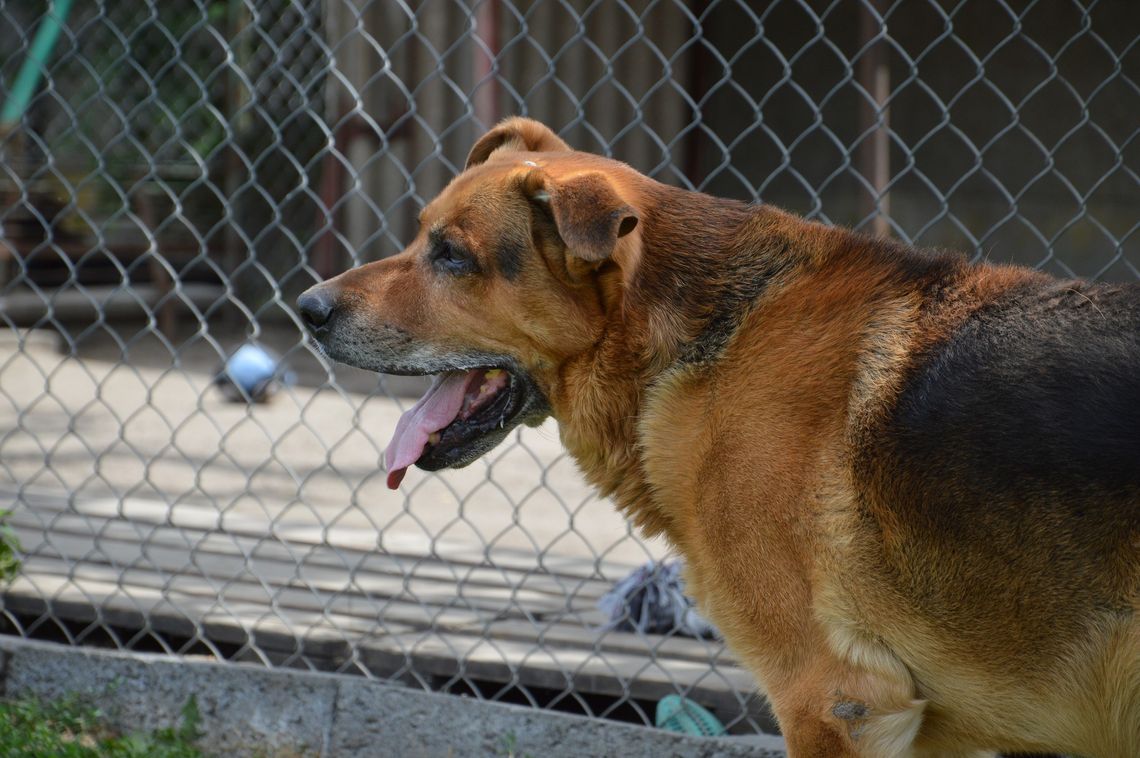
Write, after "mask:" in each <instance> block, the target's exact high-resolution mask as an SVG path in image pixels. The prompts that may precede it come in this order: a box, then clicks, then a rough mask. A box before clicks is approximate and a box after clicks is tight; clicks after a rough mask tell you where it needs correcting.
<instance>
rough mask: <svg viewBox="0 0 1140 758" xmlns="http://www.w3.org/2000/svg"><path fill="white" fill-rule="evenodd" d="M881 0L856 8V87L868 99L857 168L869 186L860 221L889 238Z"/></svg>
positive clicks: (862, 109)
mask: <svg viewBox="0 0 1140 758" xmlns="http://www.w3.org/2000/svg"><path fill="white" fill-rule="evenodd" d="M884 5H885V3H884V2H883V0H864V2H863V3H861V4H860V6H859V43H860V49H862V50H864V52H863V56H862V57H861V58H860V59H859V63H858V66H857V68H856V74H855V75H856V78H857V80H858V82H859V86H860V87H862V88H863V89H864V90H865V91H866V92H867V94H868V95H869V96H870V101H868V99H867V98H866V97H863V98H861V99H860V103H859V133H860V134H861V135H863V139H862V141H861V142H860V143H859V147H858V151H857V154H856V167H857V168H858V170H859V173H860V174H862V175H863V177H864V178H866V180H867V182H868V183H869V184H870V185H871V189H870V194H867V195H863V198H864V202H863V207H862V209H861V211H862V215H863V217H864V218H865V217H867V216H871V215H872V214H873V216H872V220H871V230H870V231H871V233H872V234H875V235H877V236H881V237H887V236H890V233H891V226H890V215H891V199H890V193H889V192H888V191H887V185H888V184H889V183H890V180H891V142H890V131H889V130H890V126H889V124H890V120H889V116H890V114H889V108H888V106H887V99H888V98H889V97H890V93H891V71H890V63H889V61H888V59H887V45H886V42H885V41H884V40H883V39H882V37H885V36H886V28H887V24H886V21H884V20H883V7H884Z"/></svg>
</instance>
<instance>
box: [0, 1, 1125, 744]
mask: <svg viewBox="0 0 1140 758" xmlns="http://www.w3.org/2000/svg"><path fill="white" fill-rule="evenodd" d="M52 27H55V28H56V29H57V30H58V37H57V38H56V39H55V41H54V43H53V44H50V45H45V44H41V45H37V44H36V40H37V37H38V36H39V35H41V34H46V33H45V32H44V30H45V29H47V30H50V29H51V28H52ZM1138 32H1140V6H1137V5H1135V4H1128V3H1098V2H1089V3H1087V4H1083V3H1080V2H1073V1H1071V0H1040V1H1037V2H1031V1H1020V0H1017V1H1015V0H1004V1H1002V0H964V1H963V2H949V1H935V0H930V1H929V2H901V1H899V2H887V1H886V0H862V1H859V2H856V1H850V2H817V1H815V0H812V1H809V0H773V2H765V3H749V2H737V1H734V0H703V1H694V2H680V1H679V0H619V1H618V2H612V3H598V2H586V0H534V1H533V2H523V1H522V0H516V1H512V0H481V1H480V0H418V1H417V0H405V1H398V0H392V1H383V2H382V1H380V0H373V1H372V2H369V1H368V0H327V1H325V2H321V1H320V0H258V1H257V2H254V1H253V0H170V1H165V0H164V2H162V3H158V2H156V1H155V0H151V2H146V3H142V2H139V3H104V2H101V3H89V4H80V5H78V6H75V7H71V4H70V3H65V2H62V0H54V1H53V2H12V1H11V0H9V1H7V2H0V39H2V40H3V42H4V44H3V46H2V47H0V49H3V50H4V51H6V52H5V53H4V54H3V61H2V63H0V96H2V97H3V99H4V103H5V111H4V112H5V114H8V115H7V117H8V118H9V120H8V121H6V122H4V123H0V139H2V141H0V150H2V151H3V160H2V161H0V169H2V170H0V192H2V193H3V197H4V202H3V205H2V206H0V223H2V225H3V234H2V237H0V243H2V244H0V266H2V272H3V279H2V285H0V318H2V319H3V323H4V326H6V327H7V329H6V330H4V331H5V332H6V334H4V335H3V343H2V346H0V419H2V423H0V492H3V494H4V498H3V499H4V501H5V503H6V504H7V505H6V507H8V508H10V509H11V510H12V513H11V515H10V516H9V517H8V520H9V523H11V524H12V525H13V527H14V528H15V530H16V531H17V533H18V534H19V535H20V537H21V540H22V544H23V549H24V566H23V571H22V573H21V575H20V576H19V577H18V578H17V579H16V580H15V581H14V582H13V583H12V584H10V585H9V586H8V587H6V589H5V593H4V603H3V612H2V618H3V625H4V628H5V630H6V631H8V632H9V633H15V634H20V635H25V636H40V637H45V636H46V637H53V638H57V639H62V640H64V641H66V642H68V643H71V644H104V645H113V646H115V647H119V648H125V649H149V650H162V651H165V652H169V653H173V654H180V655H185V654H206V655H210V656H213V657H216V658H219V659H224V660H257V661H261V662H263V663H265V664H267V665H273V666H289V667H300V668H313V669H323V670H333V671H341V672H351V673H358V674H364V675H367V676H374V677H380V678H385V679H390V680H392V681H399V682H402V683H405V684H409V685H411V686H418V687H426V688H431V689H437V690H445V691H452V692H460V693H466V694H473V695H476V696H478V697H484V698H489V699H495V700H508V701H512V702H524V703H529V704H531V705H535V706H540V707H546V708H558V709H563V710H571V711H576V712H580V713H585V714H587V715H592V716H601V717H615V718H625V719H630V720H634V721H641V722H645V723H651V722H652V705H653V702H654V701H655V700H657V699H659V698H660V697H662V696H664V695H666V694H670V693H677V694H682V695H686V696H689V697H692V698H693V699H695V700H697V701H699V702H702V703H704V704H706V705H709V706H710V707H712V708H713V709H714V711H715V712H716V713H717V714H718V715H719V716H720V717H721V718H722V720H724V721H725V722H726V723H727V724H728V725H729V727H730V729H731V730H732V731H744V732H747V731H755V730H758V729H760V728H762V727H765V726H768V725H769V724H768V722H767V721H765V718H766V717H765V715H764V713H763V706H762V704H761V703H759V702H758V701H757V700H756V699H755V698H754V697H753V695H752V694H751V683H750V680H749V679H748V677H747V675H746V674H745V673H743V672H742V671H741V670H740V669H739V668H738V667H737V666H736V664H735V663H734V662H733V661H732V659H731V656H730V655H729V654H728V653H727V652H726V651H724V649H723V647H722V646H721V644H720V643H719V642H717V641H715V640H692V639H686V638H683V637H681V636H680V635H679V634H677V633H668V634H644V633H638V632H629V631H606V630H605V629H603V628H602V624H603V622H604V618H603V617H602V615H601V614H600V612H599V611H598V609H597V600H598V599H599V597H600V596H601V594H602V593H604V592H605V591H606V590H607V589H608V588H609V587H610V586H611V585H612V583H613V582H614V581H616V580H618V579H620V578H621V577H622V576H624V575H625V574H626V573H628V572H629V571H630V570H632V569H633V568H635V567H636V566H638V565H639V564H641V563H643V562H645V561H648V560H660V559H662V558H663V557H666V556H667V555H668V549H667V547H666V546H665V545H662V544H659V543H654V542H645V541H642V540H640V539H639V538H638V537H637V536H636V535H635V534H633V533H632V532H631V530H630V528H629V527H628V526H627V525H626V524H625V523H624V522H622V521H621V520H620V519H619V518H618V517H617V516H616V514H614V513H613V512H612V509H611V508H610V507H609V505H608V504H607V503H605V502H601V501H598V500H597V499H595V498H593V497H592V496H591V495H590V493H589V492H588V491H587V490H586V488H585V487H584V485H583V484H582V483H581V481H580V479H579V477H578V476H577V474H576V472H575V471H574V467H573V464H572V462H571V461H569V460H568V459H567V458H566V457H565V455H564V453H563V452H562V450H561V448H560V446H559V443H558V441H557V432H556V430H555V429H554V427H553V426H551V425H547V426H546V427H543V428H541V429H538V430H524V431H521V432H518V433H515V434H514V435H513V436H512V437H511V438H509V440H508V442H507V443H505V444H504V445H503V446H501V447H500V448H499V449H497V450H495V451H494V452H492V453H491V454H490V455H488V456H487V457H486V458H485V459H483V460H482V461H481V462H478V463H477V464H475V465H474V466H472V467H470V468H468V469H465V470H463V471H456V472H446V473H442V474H438V475H436V474H433V475H428V474H418V475H417V474H413V475H412V476H409V477H408V479H407V481H406V483H405V484H404V486H403V488H402V489H401V490H400V491H399V492H397V493H391V492H389V491H388V490H386V489H385V487H384V481H383V473H382V471H381V468H382V465H381V458H382V453H383V446H384V440H385V434H386V433H387V432H388V431H389V430H390V429H391V428H392V427H393V425H394V423H395V419H396V418H397V417H398V414H399V412H400V411H401V410H402V409H403V408H404V407H406V406H407V404H408V403H409V402H411V401H410V400H409V398H411V397H413V396H414V395H415V393H416V391H417V390H418V389H422V387H421V386H420V385H417V384H416V383H415V381H414V380H401V379H398V378H394V377H379V378H377V377H375V376H373V375H370V374H366V373H365V372H360V371H355V370H350V369H345V368H344V367H335V366H331V365H329V364H327V363H326V362H325V361H324V360H323V359H322V358H320V357H319V356H318V355H317V354H316V353H315V352H314V351H313V350H312V349H310V347H309V346H308V345H307V344H306V342H305V339H304V336H303V330H302V329H301V328H300V325H299V322H298V320H297V317H296V315H295V313H294V311H293V307H292V303H293V300H294V298H295V296H296V294H297V293H299V292H300V291H301V290H303V289H305V288H306V287H307V286H309V285H310V284H311V283H312V282H314V281H316V280H319V279H320V278H322V277H325V276H328V275H331V274H334V273H336V272H338V271H339V270H342V269H343V268H345V267H347V266H350V265H354V264H359V263H361V262H364V261H368V260H372V259H375V258H378V257H381V256H384V255H388V254H391V253H393V252H395V251H397V250H399V249H400V248H401V247H402V245H403V243H404V242H406V241H407V240H408V239H410V236H411V233H412V230H413V226H414V219H415V215H416V213H417V212H418V210H419V209H420V207H421V206H422V205H423V204H424V203H425V202H426V201H427V200H428V199H430V198H431V197H432V196H433V195H434V194H435V193H436V192H438V191H439V189H440V188H441V187H442V186H443V185H444V183H445V182H446V181H447V180H448V179H449V178H450V177H451V176H452V175H453V174H454V173H455V172H456V171H457V169H458V167H460V166H461V165H462V161H463V158H464V156H465V155H466V151H467V149H468V148H469V147H470V145H471V144H472V142H473V141H474V139H475V138H476V137H477V136H478V135H479V134H480V133H481V132H482V131H484V130H485V129H486V128H488V127H489V126H490V125H491V124H493V123H494V122H495V121H497V120H498V119H499V118H501V117H504V116H506V115H511V114H526V115H530V116H533V117H536V118H539V119H541V120H543V121H545V122H546V123H548V124H549V125H550V126H552V127H553V128H554V129H555V130H556V131H558V132H559V133H560V134H561V135H562V136H563V137H564V138H565V139H566V140H567V141H568V142H570V143H571V144H573V145H575V146H576V147H578V148H579V149H584V150H589V151H593V152H599V153H603V154H606V155H612V156H615V157H618V158H621V159H623V160H626V161H627V162H629V163H631V164H632V165H634V166H635V167H636V168H638V169H640V170H642V171H644V172H645V173H647V174H649V175H651V176H654V177H656V178H658V179H660V180H662V181H666V182H670V183H675V184H679V185H682V186H685V187H688V188H692V189H699V190H704V191H708V192H712V193H714V194H721V195H729V196H735V197H742V198H746V199H750V200H757V201H764V202H771V203H775V204H778V205H781V206H785V207H788V208H791V209H793V210H796V211H798V212H800V213H803V214H805V215H807V216H810V217H815V218H819V219H822V220H824V221H829V222H834V223H842V224H846V225H850V226H854V227H859V228H864V229H867V230H869V231H872V232H875V233H880V234H892V235H894V236H897V237H899V238H901V239H904V240H906V241H909V242H914V243H917V244H923V245H941V246H950V247H957V248H960V249H965V250H967V251H971V252H972V253H973V254H974V255H975V256H977V257H989V258H992V259H995V260H1002V261H1012V262H1017V263H1023V264H1027V265H1034V266H1038V267H1041V268H1044V269H1047V270H1051V271H1053V272H1056V273H1061V274H1064V275H1080V276H1087V277H1094V278H1110V279H1124V280H1131V279H1134V278H1136V277H1140V271H1138V270H1137V268H1136V265H1137V261H1138V259H1140V253H1138V251H1137V247H1138V236H1140V235H1138V234H1137V228H1138V227H1140V223H1138V222H1137V218H1136V213H1135V208H1136V207H1137V200H1138V199H1140V191H1138V184H1140V181H1138V176H1137V165H1138V163H1140V140H1137V135H1138V134H1140V128H1138V122H1137V119H1136V116H1135V114H1136V113H1137V112H1140V89H1138V86H1137V75H1138V74H1140V52H1138V51H1137V35H1138ZM45 47H46V48H47V49H46V51H45V49H44V48H45ZM25 70H27V71H29V72H31V73H23V72H24V71H25ZM22 78H25V79H30V80H32V82H33V86H32V89H31V90H30V97H28V98H27V100H26V102H24V101H22V100H21V96H20V92H21V89H22V88H23V89H25V90H26V89H27V81H24V83H23V84H21V79H22ZM249 342H252V343H255V344H258V345H261V346H265V347H267V348H271V349H273V350H274V351H276V353H278V354H279V356H280V358H281V359H282V360H283V361H284V362H285V363H287V364H289V366H290V367H291V370H292V371H293V372H294V373H295V375H296V377H297V381H296V382H294V383H287V384H285V386H283V387H282V388H281V391H280V392H279V393H278V395H277V397H276V398H275V399H273V400H272V401H271V402H267V403H246V402H237V403H234V402H227V401H226V400H225V398H224V397H223V396H222V394H221V393H220V392H218V389H217V387H216V386H215V385H214V378H215V376H216V375H217V372H218V366H219V365H220V363H221V362H222V361H223V360H224V359H225V358H226V357H227V356H229V355H230V354H231V352H232V351H233V350H234V349H235V348H237V347H238V346H239V345H241V344H245V343H249Z"/></svg>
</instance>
